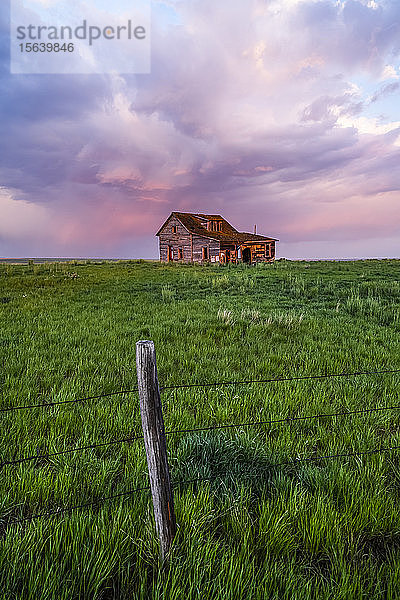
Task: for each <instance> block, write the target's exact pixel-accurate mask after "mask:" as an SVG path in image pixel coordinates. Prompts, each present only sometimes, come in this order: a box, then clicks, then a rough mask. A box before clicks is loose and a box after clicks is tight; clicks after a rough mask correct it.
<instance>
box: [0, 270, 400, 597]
mask: <svg viewBox="0 0 400 600" xmlns="http://www.w3.org/2000/svg"><path fill="white" fill-rule="evenodd" d="M398 268H399V262H398V261H364V262H355V263H323V262H321V263H304V262H297V263H295V262H294V263H292V262H290V261H280V262H277V263H275V264H274V265H268V266H265V267H260V268H253V269H251V268H246V267H237V268H227V267H222V266H221V267H219V266H210V267H208V268H201V267H198V266H191V265H179V266H171V265H159V264H157V263H153V264H152V263H143V262H133V261H131V262H129V261H126V262H120V263H103V264H96V263H88V264H84V263H83V262H76V264H73V265H72V264H47V265H46V264H45V265H35V264H31V265H19V266H11V265H0V353H1V360H2V363H1V364H2V365H3V366H2V369H1V370H0V385H1V390H2V399H1V406H2V407H5V406H13V405H14V406H17V405H21V404H25V403H28V404H40V403H43V402H50V401H57V400H60V401H62V400H70V399H73V398H82V397H86V396H97V395H98V394H99V393H101V392H104V393H107V392H113V391H115V390H118V389H120V390H122V389H133V388H134V387H135V384H136V376H135V357H134V355H135V352H134V346H135V342H136V341H137V340H138V339H153V340H154V341H155V344H156V350H157V358H158V372H159V378H160V381H161V384H162V385H173V384H176V383H182V382H185V383H186V382H188V383H189V382H192V383H195V382H207V381H232V380H236V381H239V380H248V379H266V378H271V377H279V376H287V377H288V376H291V375H292V376H296V375H303V374H304V375H307V374H309V375H313V374H319V373H329V372H342V371H344V370H346V371H352V370H369V369H388V368H400V362H399V355H398V336H399V328H400V324H399V319H398V314H399V313H398V311H399V303H400V287H399V281H398ZM162 400H163V407H164V418H165V423H166V428H167V429H168V430H173V429H185V428H194V427H200V426H212V425H215V424H232V423H243V422H247V421H254V420H268V419H275V418H276V419H279V418H286V417H287V416H291V417H294V416H299V415H303V414H308V415H312V414H317V413H321V412H339V411H341V410H349V411H351V410H357V409H359V408H364V407H374V406H377V405H380V406H383V405H397V404H398V375H379V376H374V377H367V376H360V377H358V378H338V379H329V380H324V381H308V380H306V381H292V382H280V383H271V384H267V385H265V386H257V385H246V386H245V385H231V386H226V387H221V388H216V389H214V388H211V389H202V388H199V389H198V388H195V389H183V390H179V391H167V390H166V391H165V392H164V393H163V395H162ZM0 416H1V420H2V429H1V433H2V435H1V438H0V455H1V456H2V459H3V460H7V459H12V458H14V457H20V456H28V455H31V454H43V453H48V452H55V451H57V450H62V449H67V448H70V447H73V446H75V445H77V446H83V445H88V444H90V443H92V442H99V443H100V442H107V441H112V440H114V439H116V438H121V437H127V436H129V435H131V434H132V433H134V432H140V416H139V408H138V399H137V396H136V394H121V395H120V396H114V397H111V398H103V399H99V400H91V401H87V402H85V403H79V404H70V405H68V404H67V405H65V406H57V407H52V408H47V409H35V410H29V411H18V412H14V413H3V414H1V415H0ZM399 443H400V415H399V412H398V411H396V410H393V411H385V412H380V413H371V414H369V415H364V416H353V417H351V418H350V417H348V418H345V417H336V418H320V419H317V420H309V421H299V422H292V423H291V424H290V425H289V424H287V423H285V424H275V425H266V426H259V427H242V428H239V429H234V430H226V431H214V432H203V433H191V434H179V435H171V436H169V437H168V450H169V456H170V464H171V470H172V477H173V480H174V482H178V481H184V480H188V479H195V478H205V477H208V478H210V479H211V480H210V481H208V482H206V481H205V482H199V483H197V484H186V485H183V486H179V487H177V488H176V491H175V502H176V512H177V519H178V523H179V529H178V536H177V538H176V541H175V544H174V547H173V550H172V554H171V559H170V563H169V567H168V568H166V569H160V565H159V564H158V547H157V539H156V536H155V531H154V523H153V517H152V508H151V503H150V498H149V494H148V493H147V492H138V493H136V494H135V495H133V496H128V497H127V498H125V499H124V500H114V501H112V502H106V503H104V504H101V505H100V506H99V507H94V508H91V509H86V510H78V511H75V512H72V513H71V514H70V515H65V516H57V517H50V518H47V519H38V520H35V521H32V522H29V521H28V522H25V523H21V524H17V525H12V526H11V525H9V524H7V523H8V522H9V520H10V519H20V518H23V517H28V516H29V515H31V514H34V513H36V512H40V511H43V510H46V509H47V508H51V509H57V507H58V508H64V507H66V506H70V505H73V504H81V503H83V502H85V501H90V500H93V501H94V500H96V499H100V498H102V497H103V496H110V495H114V494H118V493H123V492H126V491H128V490H130V489H133V488H136V487H139V486H142V485H147V474H146V463H145V455H144V449H143V445H142V442H141V441H140V440H137V441H136V442H132V443H124V444H121V445H116V446H110V447H104V448H96V449H93V450H87V451H84V452H80V453H76V454H67V455H62V456H57V457H53V458H51V459H47V460H43V459H40V460H39V459H38V460H37V461H32V462H29V463H26V464H21V465H18V466H3V468H2V471H1V475H2V477H1V480H0V504H1V508H0V530H1V540H0V589H1V590H2V597H4V598H7V599H14V598H18V599H23V600H24V599H29V600H30V599H32V600H33V599H35V600H36V599H37V598H41V599H44V600H54V599H57V600H75V599H76V600H78V599H79V600H86V599H88V600H89V599H90V600H109V599H114V598H115V599H128V598H130V599H131V598H138V599H142V598H143V599H148V598H155V599H160V600H161V598H162V599H166V598H168V599H170V598H171V599H178V598H179V599H180V598H182V597H187V598H188V599H197V598H202V599H203V598H205V599H215V598H232V599H235V600H236V599H237V598H259V599H260V600H261V599H264V598H268V599H270V598H271V599H273V598H276V599H278V598H279V599H281V598H287V599H290V600H292V599H295V600H296V599H298V600H303V599H304V600H305V599H307V600H308V599H313V598H315V599H317V598H318V599H321V598H322V599H332V600H333V599H335V600H336V599H338V598H339V599H340V598H341V599H343V600H348V599H352V598H354V599H357V600H358V599H359V598H372V599H375V598H376V599H378V598H382V599H383V598H387V599H395V598H397V597H398V589H399V584H400V567H399V564H400V560H399V559H400V535H399V531H400V516H399V511H398V493H399V489H400V468H399V467H400V463H399V457H398V454H397V453H396V452H393V453H388V454H377V455H372V456H364V457H360V458H342V459H336V460H322V461H318V462H315V463H310V464H308V463H301V462H300V461H297V462H296V461H294V462H291V459H293V458H296V457H299V458H301V457H306V456H311V455H322V454H337V453H341V452H344V451H346V450H351V451H354V452H357V451H359V452H362V451H367V450H369V449H371V448H375V447H380V446H390V445H393V446H394V445H397V444H399ZM288 461H289V463H288V464H282V463H286V462H288ZM279 465H280V466H279Z"/></svg>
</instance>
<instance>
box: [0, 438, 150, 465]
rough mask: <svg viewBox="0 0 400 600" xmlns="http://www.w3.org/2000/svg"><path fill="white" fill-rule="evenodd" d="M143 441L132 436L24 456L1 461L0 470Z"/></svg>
mask: <svg viewBox="0 0 400 600" xmlns="http://www.w3.org/2000/svg"><path fill="white" fill-rule="evenodd" d="M139 439H143V435H132V436H131V437H127V438H121V439H119V440H112V441H111V442H102V443H99V444H90V445H88V446H79V447H78V448H67V449H66V450H60V451H59V452H51V453H48V454H32V455H31V456H24V457H22V458H16V459H14V460H3V461H1V462H0V469H1V468H3V467H5V466H9V465H20V464H22V463H25V462H29V461H34V460H41V459H42V460H44V459H48V458H53V457H54V456H62V455H64V454H72V453H73V452H81V451H82V452H83V451H84V450H92V449H93V448H105V447H107V446H116V445H117V444H123V443H124V442H128V443H133V442H135V441H136V440H139Z"/></svg>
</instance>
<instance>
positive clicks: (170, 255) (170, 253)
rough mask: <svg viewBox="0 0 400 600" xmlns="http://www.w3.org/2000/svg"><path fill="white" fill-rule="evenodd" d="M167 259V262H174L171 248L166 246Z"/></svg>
mask: <svg viewBox="0 0 400 600" xmlns="http://www.w3.org/2000/svg"><path fill="white" fill-rule="evenodd" d="M167 258H168V262H170V261H171V260H174V255H173V251H172V246H168V257H167Z"/></svg>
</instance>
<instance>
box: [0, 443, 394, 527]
mask: <svg viewBox="0 0 400 600" xmlns="http://www.w3.org/2000/svg"><path fill="white" fill-rule="evenodd" d="M399 449H400V445H396V446H386V447H380V448H375V449H373V450H365V451H361V452H344V453H338V454H326V455H319V456H310V457H296V458H294V459H293V458H292V459H290V460H287V461H284V462H280V463H271V464H270V465H269V468H270V469H275V468H277V467H282V466H290V465H295V464H299V463H302V462H314V461H319V460H327V459H336V458H352V457H359V456H366V455H373V454H379V453H383V452H390V451H393V450H399ZM240 478H252V476H251V475H246V474H243V475H240ZM217 479H222V477H221V475H212V476H209V477H196V478H193V479H186V480H183V481H178V482H175V483H173V485H172V487H173V488H177V487H182V486H184V485H190V484H192V483H200V482H203V481H215V480H217ZM236 479H238V477H237V476H236ZM150 489H151V488H150V486H141V487H138V488H135V489H133V490H129V491H127V492H121V493H120V494H114V495H112V496H102V497H101V498H98V499H97V500H92V501H90V502H85V503H83V504H75V505H72V506H67V507H58V508H57V509H53V510H49V511H45V512H41V513H36V514H33V515H30V516H29V517H24V518H22V519H12V520H10V521H8V522H7V521H6V522H5V523H4V524H3V525H6V526H7V527H10V526H12V525H16V524H20V523H25V522H28V521H34V520H36V519H41V518H44V517H50V516H56V515H63V514H66V513H69V512H72V511H74V510H78V509H84V508H89V507H91V506H97V505H101V504H103V503H105V502H108V501H112V500H116V499H118V498H123V497H127V496H131V495H133V494H135V493H137V492H142V491H149V490H150ZM0 523H1V521H0Z"/></svg>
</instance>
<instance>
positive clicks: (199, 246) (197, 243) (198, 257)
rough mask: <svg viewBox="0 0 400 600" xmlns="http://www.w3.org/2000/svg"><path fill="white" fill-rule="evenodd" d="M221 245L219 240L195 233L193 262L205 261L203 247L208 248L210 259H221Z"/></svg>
mask: <svg viewBox="0 0 400 600" xmlns="http://www.w3.org/2000/svg"><path fill="white" fill-rule="evenodd" d="M219 247H220V241H219V240H214V239H211V238H206V237H202V236H200V235H193V262H203V248H207V249H208V261H210V262H216V261H217V259H219Z"/></svg>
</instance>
